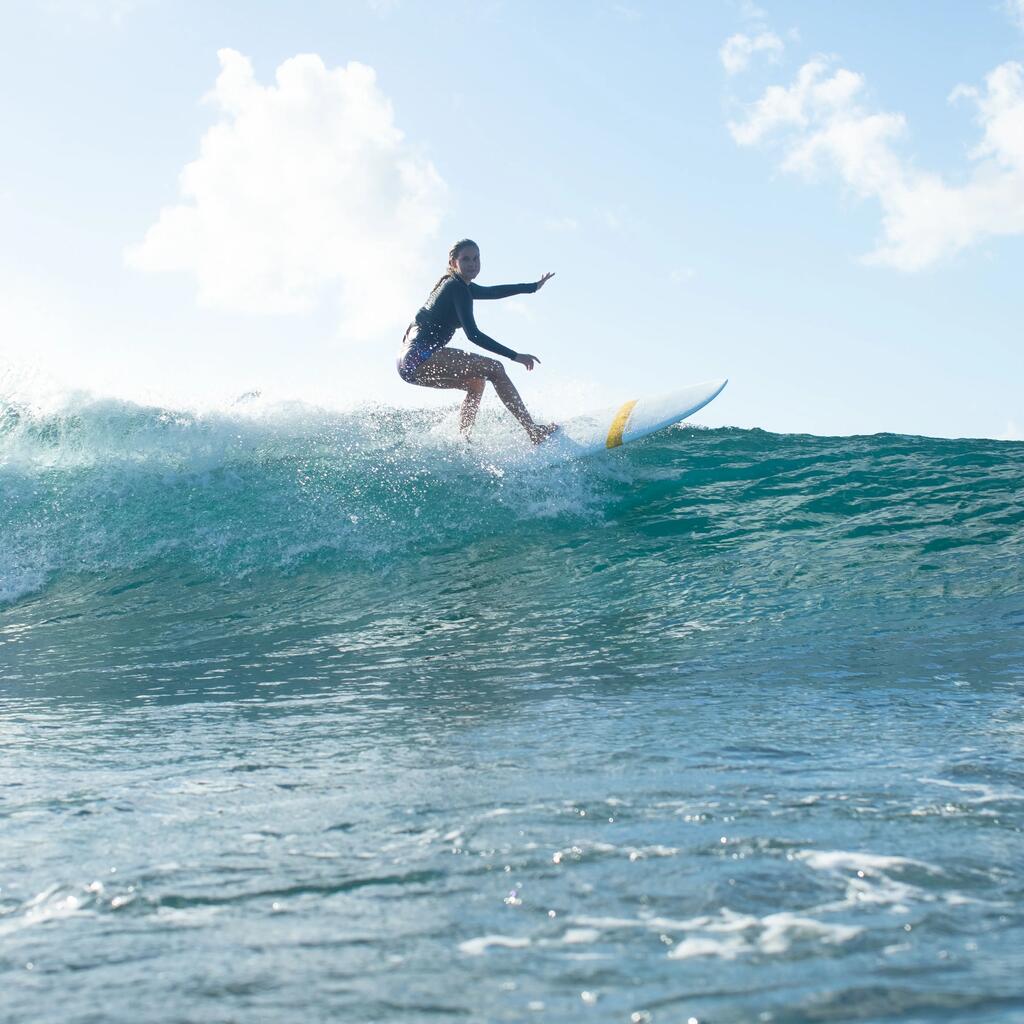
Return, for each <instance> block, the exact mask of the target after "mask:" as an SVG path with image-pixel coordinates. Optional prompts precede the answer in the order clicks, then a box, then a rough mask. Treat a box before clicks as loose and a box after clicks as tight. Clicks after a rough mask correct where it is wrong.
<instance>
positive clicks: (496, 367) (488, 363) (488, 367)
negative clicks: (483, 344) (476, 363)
mask: <svg viewBox="0 0 1024 1024" xmlns="http://www.w3.org/2000/svg"><path fill="white" fill-rule="evenodd" d="M482 370H483V374H484V376H485V377H486V378H487V379H488V380H490V381H495V380H501V378H502V377H504V376H505V367H504V366H502V364H501V363H499V362H498V360H497V359H484V360H483V366H482Z"/></svg>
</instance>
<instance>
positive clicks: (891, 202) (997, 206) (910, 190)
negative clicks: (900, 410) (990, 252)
mask: <svg viewBox="0 0 1024 1024" xmlns="http://www.w3.org/2000/svg"><path fill="white" fill-rule="evenodd" d="M833 68H834V62H833V61H832V60H831V59H829V58H826V57H816V58H814V59H813V60H811V61H809V62H808V63H807V64H805V65H804V66H803V67H802V68H801V69H800V70H799V72H798V73H797V76H796V79H795V80H794V82H793V83H792V84H791V85H790V86H788V87H783V86H772V87H770V88H769V89H766V90H765V92H764V93H763V94H762V96H761V98H760V99H759V100H758V101H757V102H756V103H754V104H753V105H752V106H751V107H750V108H749V109H748V110H747V113H746V117H745V118H743V119H742V120H739V121H736V122H733V123H731V124H730V125H729V130H730V131H731V133H732V136H733V138H734V139H735V140H736V142H737V143H738V144H739V145H741V146H751V145H755V144H759V143H763V142H766V141H768V140H769V139H777V140H779V144H780V147H781V165H782V168H783V169H784V170H786V171H788V172H791V173H794V174H799V175H802V176H803V177H805V178H807V179H809V180H814V179H816V178H818V177H820V176H821V175H822V174H824V173H835V174H838V176H839V178H840V180H841V181H842V183H843V184H844V185H845V186H846V187H847V188H849V189H851V190H852V191H853V192H854V193H855V194H856V195H858V196H861V197H865V198H873V199H876V200H877V201H878V202H879V203H880V205H881V207H882V227H883V237H882V239H881V240H880V242H879V244H878V247H877V248H876V249H875V251H874V252H872V253H870V254H869V255H868V256H867V257H866V259H867V261H868V262H872V263H879V264H883V265H886V266H891V267H896V268H898V269H900V270H908V271H909V270H920V269H922V268H924V267H928V266H931V265H932V264H934V263H936V262H937V261H939V260H941V259H943V258H945V257H948V256H951V255H953V254H954V253H957V252H959V251H960V250H962V249H964V248H966V247H968V246H970V245H974V244H976V243H977V242H979V241H981V240H983V239H985V238H988V237H992V236H997V235H1015V234H1022V233H1024V68H1022V66H1021V65H1020V64H1017V63H1016V62H1012V61H1011V62H1008V63H1006V64H1002V65H1000V66H999V67H997V68H995V69H994V70H993V71H991V72H990V73H989V74H988V75H987V76H986V79H985V87H984V89H976V88H969V87H966V86H958V87H957V88H956V89H954V90H953V93H952V94H951V96H950V99H951V100H957V99H968V100H970V101H971V102H972V103H973V104H974V105H975V107H976V110H977V121H978V124H979V125H980V127H981V129H982V139H981V142H979V143H978V145H977V146H975V147H974V148H973V149H972V150H971V151H970V152H969V154H968V156H969V158H970V161H971V164H970V166H969V173H968V174H967V176H966V179H965V180H964V181H963V182H962V183H961V184H950V183H948V182H947V181H945V180H944V179H943V178H942V176H941V175H938V174H933V173H927V172H923V171H919V170H917V169H916V168H915V167H914V165H913V163H912V162H911V161H909V160H908V159H907V158H906V157H904V156H902V155H901V153H900V152H899V151H898V149H897V148H896V143H897V142H898V141H899V140H901V139H902V137H903V136H904V134H905V132H906V119H905V118H904V117H903V115H902V114H896V113H886V112H881V111H872V110H869V109H868V108H867V107H866V106H865V105H864V103H863V101H862V95H863V93H864V88H865V81H864V78H863V76H862V75H859V74H855V73H854V72H852V71H849V70H846V69H845V68H838V69H836V70H833Z"/></svg>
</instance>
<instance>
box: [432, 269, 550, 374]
mask: <svg viewBox="0 0 1024 1024" xmlns="http://www.w3.org/2000/svg"><path fill="white" fill-rule="evenodd" d="M521 287H523V286H521V285H507V284H505V285H501V284H499V285H494V286H493V288H488V289H483V288H480V286H479V285H470V286H469V287H468V288H456V289H454V292H453V295H452V298H453V300H454V302H455V312H456V313H457V314H458V317H459V323H461V324H462V329H463V330H464V331H465V332H466V337H467V338H469V340H470V341H471V342H473V344H474V345H479V346H480V348H484V349H487V351H488V352H494V353H495V354H497V355H499V356H504V357H505V358H506V359H515V357H516V353H515V352H513V351H512V349H510V348H506V347H505V346H504V345H502V344H500V343H499V342H497V341H495V340H494V339H493V338H489V337H488V336H487V335H486V334H484V332H483V331H481V330H480V328H479V327H477V325H476V320H475V319H474V318H473V300H472V298H471V297H470V296H471V295H472V294H474V293H475V290H476V289H479V290H480V291H484V290H486V291H497V290H499V289H502V288H521ZM527 287H529V286H527ZM533 290H534V291H536V288H534V289H533ZM505 294H506V295H518V294H521V293H520V292H517V291H512V292H506V293H505ZM489 297H490V298H500V297H501V296H497V295H491V296H489Z"/></svg>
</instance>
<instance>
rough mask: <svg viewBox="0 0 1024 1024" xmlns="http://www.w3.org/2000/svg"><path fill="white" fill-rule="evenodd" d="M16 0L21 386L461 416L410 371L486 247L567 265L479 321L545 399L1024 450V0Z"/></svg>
mask: <svg viewBox="0 0 1024 1024" xmlns="http://www.w3.org/2000/svg"><path fill="white" fill-rule="evenodd" d="M0 16H2V22H0V24H2V25H3V32H2V35H0V124H2V125H3V131H2V134H0V140H2V141H0V146H2V153H0V156H2V159H0V238H2V240H3V242H2V245H0V397H3V396H4V394H6V395H7V397H10V396H11V394H12V393H19V394H28V393H37V394H40V395H41V394H43V393H46V394H49V395H54V394H67V393H68V392H82V391H84V392H89V393H92V394H94V395H98V396H108V395H109V396H117V397H121V398H127V399H131V400H133V401H139V402H146V403H157V404H162V405H165V406H170V407H175V408H178V407H186V406H194V405H196V404H203V403H207V404H209V403H212V404H217V403H227V402H230V401H232V400H233V399H234V398H235V397H237V396H238V395H240V394H243V393H245V392H248V391H252V390H259V391H261V392H262V393H263V394H264V395H265V396H267V397H270V398H273V399H275V400H277V399H280V400H293V399H295V400H301V401H304V402H315V403H319V404H324V405H328V406H332V407H351V406H352V405H359V404H363V403H371V404H385V405H390V406H410V405H419V406H429V405H436V404H439V403H440V404H444V403H450V402H451V401H453V399H454V398H455V396H454V395H453V394H450V393H439V392H433V391H430V390H428V389H423V388H414V387H410V386H409V385H406V384H403V383H402V382H401V381H400V380H399V378H398V377H397V375H396V373H395V368H394V357H395V352H396V349H397V347H398V342H399V340H400V338H401V335H402V333H403V330H404V328H405V326H406V324H408V322H409V321H410V320H411V319H412V316H413V315H414V313H415V311H416V309H417V308H418V306H419V305H421V304H422V302H423V300H424V299H425V298H426V295H427V293H428V292H429V290H430V287H431V286H432V285H433V283H434V281H435V280H436V279H437V278H438V277H439V276H440V274H441V273H443V271H444V267H445V261H446V254H447V250H448V247H449V245H450V244H451V242H452V241H454V240H455V239H458V238H462V237H466V236H469V237H472V238H474V239H476V240H477V242H478V243H479V244H480V247H481V252H482V260H483V269H482V272H481V275H480V278H479V281H480V282H481V283H483V284H493V283H504V282H518V281H531V280H536V279H537V278H539V277H540V275H541V274H542V273H544V272H546V271H554V272H555V277H554V278H553V279H552V280H551V281H550V282H549V283H548V284H547V285H546V286H545V287H544V289H543V291H542V292H540V293H538V294H536V295H526V296H522V297H516V298H513V299H506V300H503V301H501V302H494V303H490V302H489V303H478V304H477V309H476V313H477V320H478V322H479V324H480V326H481V327H482V328H483V329H484V330H485V331H486V332H487V333H488V334H490V335H491V336H492V337H495V338H497V339H498V340H499V341H501V342H503V343H504V344H506V345H508V346H509V347H510V348H513V349H515V350H517V351H520V352H530V353H533V354H535V355H537V356H538V357H539V358H540V360H541V364H540V365H539V366H538V368H537V369H536V370H534V371H533V373H528V372H527V371H526V370H525V368H523V367H521V366H515V367H511V368H510V373H511V375H512V376H513V379H514V380H515V381H516V383H517V385H518V386H519V387H520V388H521V390H522V392H523V395H524V397H525V399H526V400H527V404H528V405H530V407H531V409H532V410H534V411H535V412H536V414H537V415H538V416H545V417H549V418H555V419H557V418H558V417H559V416H566V415H571V414H573V413H576V412H579V411H582V410H584V409H585V408H586V407H588V406H590V405H595V404H605V403H609V404H610V403H615V402H618V401H624V400H626V399H629V398H634V397H638V396H641V395H645V394H659V393H663V392H666V391H670V390H672V389H673V388H675V387H677V386H679V387H682V386H685V385H688V384H692V383H696V382H698V381H703V380H708V379H714V378H721V377H728V378H729V379H730V384H729V387H728V388H727V389H726V391H725V392H724V393H723V394H722V395H721V396H720V397H719V398H718V399H717V400H716V401H715V402H714V403H712V405H710V406H708V408H707V409H706V410H704V411H703V412H702V413H700V414H699V415H698V416H697V417H696V421H697V422H701V423H705V424H708V425H711V426H721V425H732V426H739V427H745V428H747V427H760V428H763V429H766V430H772V431H779V432H787V433H812V434H827V435H832V434H868V433H875V432H879V431H890V432H896V433H903V434H924V435H930V436H939V437H959V436H968V437H990V438H999V439H1004V440H1022V439H1024V388H1022V387H1021V383H1022V380H1024V355H1022V348H1021V335H1022V332H1021V322H1022V295H1024V288H1022V287H1021V280H1022V270H1024V0H979V2H977V3H963V2H961V0H904V2H901V3H899V4H880V3H879V4H859V3H853V2H842V3H841V2H838V0H803V2H795V0H794V2H778V3H765V4H763V5H755V4H754V3H752V2H749V0H735V2H732V0H721V2H711V0H702V2H690V3H688V2H683V0H677V2H668V0H663V2H640V0H614V2H612V0H590V2H584V0H566V2H562V3H558V4H551V3H548V2H541V0H515V2H511V0H508V2H504V0H477V2H464V0H447V2H446V3H443V4H439V3H432V2H430V3H428V2H414V0H333V2H327V0H322V2H315V0H310V2H303V0H290V2H288V3H283V2H281V3H278V2H271V0H245V2H236V0H219V2H217V3H209V2H201V0H0ZM458 337H461V335H460V336H458ZM458 337H457V340H456V342H455V344H460V345H461V346H462V347H465V348H472V346H471V345H470V343H469V342H467V341H461V342H460V341H459V340H458ZM485 401H486V402H488V403H496V401H497V400H496V398H495V397H494V396H493V394H489V396H488V397H487V398H486V399H485Z"/></svg>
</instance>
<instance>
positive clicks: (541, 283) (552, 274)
mask: <svg viewBox="0 0 1024 1024" xmlns="http://www.w3.org/2000/svg"><path fill="white" fill-rule="evenodd" d="M554 276H555V272H554V271H553V270H549V271H548V272H547V273H546V274H545V275H544V276H543V277H542V278H541V279H540V280H539V281H538V282H537V291H540V290H541V288H543V287H544V282H545V281H547V280H548V279H549V278H552V277H554Z"/></svg>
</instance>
